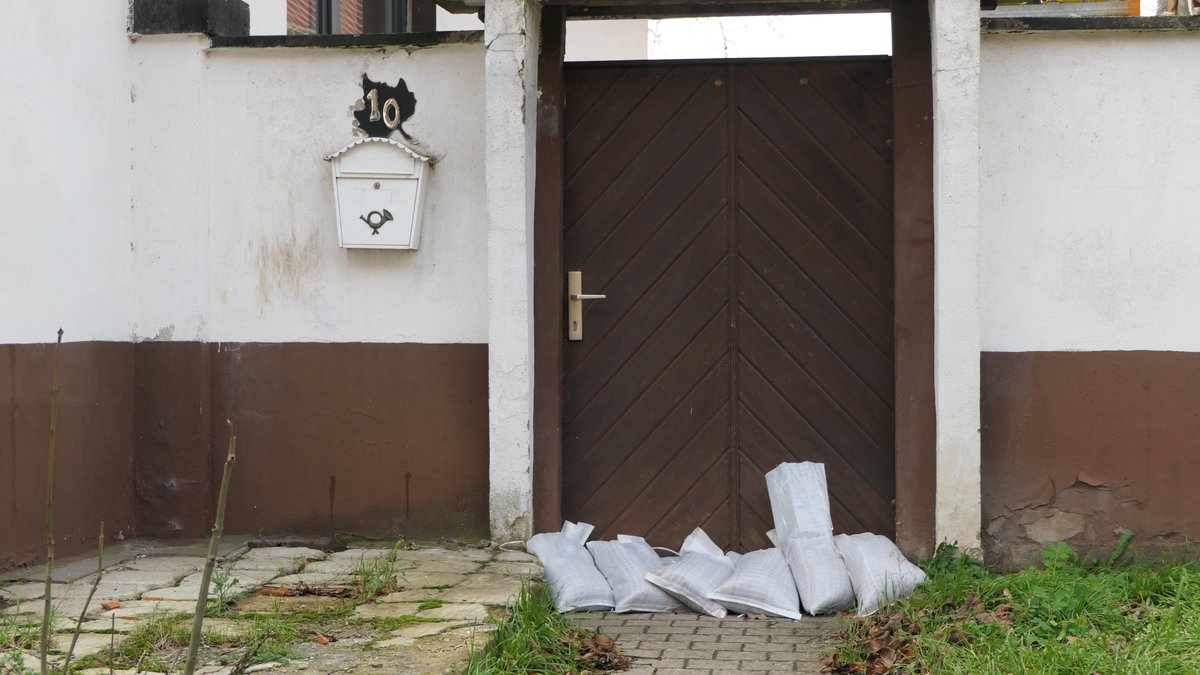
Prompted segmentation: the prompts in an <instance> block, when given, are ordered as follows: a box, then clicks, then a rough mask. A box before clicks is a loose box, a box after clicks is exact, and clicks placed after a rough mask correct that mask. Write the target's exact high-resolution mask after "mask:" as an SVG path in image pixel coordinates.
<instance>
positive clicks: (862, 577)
mask: <svg viewBox="0 0 1200 675" xmlns="http://www.w3.org/2000/svg"><path fill="white" fill-rule="evenodd" d="M833 541H834V544H835V545H836V546H837V551H838V553H839V554H841V556H842V558H843V559H845V561H846V569H847V570H849V572H850V581H851V583H853V585H854V594H855V595H856V596H858V615H859V616H867V615H870V614H874V613H875V612H877V611H878V610H879V609H880V608H881V607H884V606H886V605H888V604H890V603H892V602H894V601H895V600H897V599H898V598H903V597H904V596H906V595H908V594H909V593H912V592H913V589H914V588H916V587H917V586H918V585H919V584H920V583H921V582H922V581H925V572H924V571H922V570H921V568H920V567H917V566H916V565H914V564H912V563H911V562H909V561H908V558H905V557H904V554H903V553H901V552H900V549H898V548H896V545H895V544H894V543H892V540H890V539H888V538H887V537H884V536H881V535H878V534H851V535H846V534H839V535H838V536H836V537H834V538H833Z"/></svg>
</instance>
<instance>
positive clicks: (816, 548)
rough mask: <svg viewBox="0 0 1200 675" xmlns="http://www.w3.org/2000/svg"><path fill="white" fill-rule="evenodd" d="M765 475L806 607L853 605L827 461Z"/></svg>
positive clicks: (779, 534)
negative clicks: (836, 537)
mask: <svg viewBox="0 0 1200 675" xmlns="http://www.w3.org/2000/svg"><path fill="white" fill-rule="evenodd" d="M766 479H767V494H768V496H769V497H770V499H771V514H772V516H774V518H775V540H776V541H778V542H779V545H780V548H781V549H782V550H783V555H784V557H785V558H786V559H787V562H788V567H789V568H791V572H792V577H793V579H794V580H795V582H796V588H797V590H798V591H799V592H800V602H801V603H802V604H803V605H804V609H805V611H807V612H808V613H809V614H826V613H829V612H837V611H841V610H846V609H849V608H850V607H852V606H853V605H854V589H853V587H852V586H851V585H850V576H849V574H847V572H846V565H845V563H844V562H843V561H842V559H841V556H839V555H838V553H837V549H836V548H835V547H834V545H833V520H832V518H831V517H830V515H829V488H828V485H827V483H826V481H825V465H824V464H816V463H813V462H799V463H785V464H780V465H779V466H777V467H775V468H774V469H772V470H771V471H769V472H767V475H766Z"/></svg>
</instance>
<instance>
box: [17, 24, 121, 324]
mask: <svg viewBox="0 0 1200 675" xmlns="http://www.w3.org/2000/svg"><path fill="white" fill-rule="evenodd" d="M3 9H4V22H3V24H2V25H0V63H4V64H5V66H4V67H3V68H0V100H2V101H3V103H0V156H3V157H4V161H3V162H0V195H3V198H2V199H0V289H2V290H0V343H28V342H48V341H53V340H54V333H55V331H56V330H57V329H58V327H59V326H62V327H63V329H64V330H65V331H66V335H65V336H64V339H65V340H68V341H80V340H127V339H128V338H129V325H130V321H131V307H130V304H129V299H130V297H131V295H132V294H133V286H132V283H133V280H132V266H131V262H132V255H133V254H132V252H131V250H130V246H131V242H132V238H133V237H132V229H131V222H130V218H129V194H130V172H129V170H128V167H129V163H130V161H131V160H130V147H131V145H132V141H131V138H132V135H131V128H130V124H129V118H128V110H129V97H130V95H131V84H132V74H131V67H130V64H129V59H128V51H129V39H128V37H126V34H125V26H126V8H125V3H123V2H118V3H96V2H91V1H90V0H75V1H73V2H61V3H56V5H55V9H54V11H47V10H46V8H45V7H44V6H43V5H42V3H33V2H7V3H4V4H3ZM51 36H58V37H57V38H55V37H51Z"/></svg>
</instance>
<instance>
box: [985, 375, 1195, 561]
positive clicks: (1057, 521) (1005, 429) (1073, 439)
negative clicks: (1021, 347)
mask: <svg viewBox="0 0 1200 675" xmlns="http://www.w3.org/2000/svg"><path fill="white" fill-rule="evenodd" d="M981 367H982V376H983V380H982V382H983V384H982V387H983V388H982V418H983V429H982V435H983V439H982V440H983V467H982V468H983V471H982V478H983V485H982V492H983V518H984V522H983V530H984V547H985V550H986V553H987V556H988V558H989V559H990V560H992V561H994V562H1000V563H1016V564H1021V563H1025V562H1029V561H1031V560H1036V559H1038V558H1039V556H1040V553H1041V551H1042V549H1043V548H1044V547H1045V546H1046V545H1048V544H1052V543H1054V542H1057V541H1066V542H1068V543H1070V544H1072V545H1073V546H1075V547H1076V548H1077V549H1079V550H1083V551H1100V550H1103V549H1104V548H1105V547H1108V546H1111V544H1112V543H1113V542H1114V541H1115V540H1116V539H1117V538H1118V537H1119V536H1120V535H1121V534H1122V533H1124V532H1133V533H1134V535H1135V536H1134V543H1135V546H1141V547H1143V548H1150V549H1155V550H1157V549H1161V548H1164V547H1165V548H1173V547H1175V546H1177V545H1180V544H1182V543H1183V542H1184V539H1185V538H1191V539H1194V538H1196V537H1197V536H1198V535H1200V522H1197V521H1196V520H1195V518H1194V517H1193V516H1192V514H1195V513H1197V512H1198V511H1197V510H1198V509H1200V490H1197V489H1196V487H1195V486H1196V485H1197V484H1200V463H1198V462H1196V461H1194V454H1195V448H1197V447H1200V385H1197V384H1196V383H1197V382H1200V354H1189V353H1178V352H1024V353H985V354H983V356H982V363H981Z"/></svg>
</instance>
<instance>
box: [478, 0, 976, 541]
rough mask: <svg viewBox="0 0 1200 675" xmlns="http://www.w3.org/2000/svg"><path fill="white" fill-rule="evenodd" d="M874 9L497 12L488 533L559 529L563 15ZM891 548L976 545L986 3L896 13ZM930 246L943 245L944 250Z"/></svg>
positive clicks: (902, 3) (869, 5)
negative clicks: (982, 58) (982, 26)
mask: <svg viewBox="0 0 1200 675" xmlns="http://www.w3.org/2000/svg"><path fill="white" fill-rule="evenodd" d="M887 5H888V3H886V2H879V1H878V0H784V1H781V2H773V1H771V0H768V1H766V2H754V3H740V2H736V1H734V0H723V1H722V0H718V1H716V2H712V3H711V4H710V3H707V2H692V3H688V4H679V3H674V2H671V3H654V2H648V1H647V0H609V1H608V2H604V3H598V2H592V1H591V0H552V1H551V2H547V3H545V4H539V3H537V2H536V1H534V0H487V3H486V8H485V9H486V11H485V16H486V19H485V31H484V42H485V45H486V56H485V75H484V78H485V100H486V108H487V109H486V113H485V157H486V165H485V177H486V202H487V203H486V208H487V220H488V241H487V244H488V336H489V337H488V342H489V351H488V410H489V412H488V415H489V420H488V427H489V486H490V487H489V524H490V527H491V532H492V537H493V539H494V540H496V541H509V540H517V539H525V538H527V537H528V536H530V535H531V534H532V533H533V532H535V531H543V530H548V529H556V528H557V527H558V524H559V522H560V519H561V508H560V507H561V488H562V477H561V451H562V446H561V396H562V390H561V382H562V379H561V364H562V361H561V330H562V329H561V326H562V323H561V314H562V297H563V296H562V292H563V284H564V277H563V268H562V137H561V128H562V127H561V113H562V105H563V86H562V62H563V50H564V37H565V20H566V18H567V17H568V16H589V17H598V16H608V17H618V16H619V17H630V16H653V17H656V18H657V17H663V16H689V15H690V16H696V15H717V14H761V13H789V12H790V13H795V12H830V11H851V10H858V11H862V10H874V11H879V10H881V9H887ZM891 5H892V6H891V11H892V37H893V51H894V57H893V87H894V96H895V130H896V131H895V133H896V139H895V168H894V175H895V176H896V183H895V213H894V216H895V227H896V231H895V240H896V248H895V268H896V271H895V275H896V276H895V289H896V298H895V311H896V315H895V338H896V354H895V357H896V482H897V485H896V488H897V489H896V495H897V497H896V499H897V504H896V519H897V523H896V526H897V540H898V543H899V544H900V546H901V548H902V549H903V550H904V551H905V552H906V553H907V554H909V555H910V556H925V555H928V554H929V553H931V552H932V550H933V547H934V545H935V544H936V543H938V542H942V541H948V542H957V543H958V544H959V545H960V546H962V547H964V548H966V549H969V550H974V551H978V549H979V547H980V527H981V515H980V434H979V427H980V423H979V419H980V418H979V401H980V396H979V392H980V387H979V384H980V381H979V366H980V361H979V357H980V339H979V334H980V331H979V325H980V323H979V278H978V270H979V254H978V228H979V44H980V41H979V27H980V23H979V4H978V1H977V0H929V2H928V5H927V6H926V5H925V3H923V2H908V1H906V0H896V1H895V2H894V3H891ZM935 241H936V242H937V244H936V246H935V245H934V242H935Z"/></svg>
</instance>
